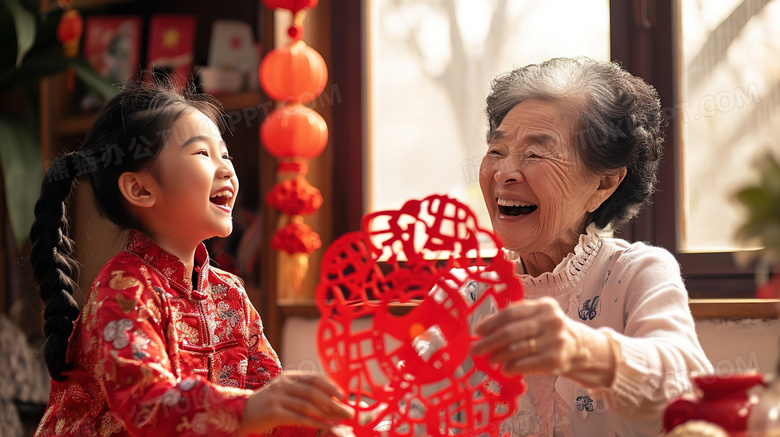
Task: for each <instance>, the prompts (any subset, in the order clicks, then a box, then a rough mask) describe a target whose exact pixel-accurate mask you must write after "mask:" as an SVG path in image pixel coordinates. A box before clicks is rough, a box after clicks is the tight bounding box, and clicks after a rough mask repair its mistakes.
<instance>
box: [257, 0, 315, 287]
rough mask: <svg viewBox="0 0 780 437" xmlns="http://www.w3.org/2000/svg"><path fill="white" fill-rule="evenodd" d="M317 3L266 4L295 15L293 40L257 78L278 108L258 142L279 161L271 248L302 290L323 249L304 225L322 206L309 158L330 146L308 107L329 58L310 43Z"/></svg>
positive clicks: (266, 61)
mask: <svg viewBox="0 0 780 437" xmlns="http://www.w3.org/2000/svg"><path fill="white" fill-rule="evenodd" d="M317 3H318V0H263V4H264V5H265V6H266V7H267V8H269V9H272V10H273V9H286V10H289V11H290V12H291V13H292V14H293V24H292V26H290V28H289V29H288V31H287V34H288V35H289V36H290V39H291V42H290V43H289V44H288V45H286V46H282V47H278V48H275V49H273V50H271V51H270V52H269V53H268V54H267V55H266V56H265V57H264V58H263V61H262V62H261V63H260V68H259V72H258V73H259V78H260V85H261V86H262V88H263V91H265V93H266V94H267V95H268V96H269V97H270V98H272V99H273V100H276V101H278V102H279V106H278V107H277V108H276V109H275V110H274V111H272V112H271V113H270V114H268V116H267V117H266V118H265V119H264V120H263V123H262V125H261V127H260V139H261V140H262V144H263V146H264V147H265V149H266V150H268V152H269V153H270V154H271V155H273V156H274V157H276V158H277V160H278V161H279V165H278V167H277V181H278V182H277V184H276V185H275V186H274V187H273V189H272V190H271V191H270V192H269V193H268V195H267V196H266V203H268V204H269V205H270V206H272V207H273V208H275V209H277V210H279V211H280V212H281V213H282V216H281V217H280V220H279V226H278V229H277V230H276V233H275V234H274V236H273V238H272V239H271V248H273V249H274V250H277V251H279V252H280V253H279V255H280V257H290V259H289V260H286V261H287V262H291V263H292V264H293V265H294V266H295V268H293V269H292V270H291V275H292V277H291V278H287V279H289V280H290V282H291V285H292V286H293V288H294V289H296V290H299V289H300V286H301V281H302V279H303V276H304V275H305V273H306V271H307V270H308V257H309V255H311V253H312V252H313V251H314V250H317V249H319V248H320V247H321V246H322V242H321V241H320V237H319V235H318V234H317V233H316V232H314V231H313V230H312V229H311V227H309V226H308V225H307V224H305V223H304V222H303V217H304V216H306V215H310V214H313V213H314V212H315V211H317V210H318V209H319V207H320V206H321V205H322V202H323V198H322V194H321V193H320V191H319V190H318V189H317V188H315V187H314V186H312V185H311V184H310V183H309V182H308V181H307V180H306V177H305V176H306V173H307V171H308V165H307V162H306V161H307V160H310V159H313V158H316V157H317V156H319V154H320V153H322V151H323V150H324V149H325V146H326V145H327V143H328V126H327V124H326V123H325V120H324V119H323V118H322V116H320V115H319V114H318V113H317V112H316V111H314V110H312V109H311V108H308V107H307V106H304V105H305V104H306V103H309V102H311V101H313V100H314V99H316V98H317V96H319V95H320V93H322V91H323V90H324V89H325V85H326V84H327V80H328V69H327V66H326V65H325V60H324V59H323V58H322V56H321V55H320V54H319V53H318V52H317V51H316V50H314V49H312V48H311V47H309V46H308V45H306V43H305V42H304V41H303V40H302V37H303V20H304V18H305V16H306V9H311V8H314V7H315V6H317Z"/></svg>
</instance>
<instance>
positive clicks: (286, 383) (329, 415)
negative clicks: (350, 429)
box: [241, 370, 355, 435]
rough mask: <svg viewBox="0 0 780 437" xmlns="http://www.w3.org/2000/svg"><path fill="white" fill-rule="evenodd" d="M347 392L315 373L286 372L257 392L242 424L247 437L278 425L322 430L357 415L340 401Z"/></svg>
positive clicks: (339, 432)
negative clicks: (247, 434)
mask: <svg viewBox="0 0 780 437" xmlns="http://www.w3.org/2000/svg"><path fill="white" fill-rule="evenodd" d="M344 396H345V394H344V392H343V391H342V390H341V388H339V387H338V386H337V385H336V384H335V383H334V382H333V381H332V380H331V379H330V378H327V377H325V376H322V375H319V374H317V373H314V372H303V371H297V370H293V371H285V372H282V373H281V374H280V375H279V376H277V377H276V378H274V379H273V380H272V381H271V382H269V383H268V384H267V385H266V386H265V387H263V388H262V389H260V390H258V391H256V392H255V393H254V394H252V396H250V397H249V400H248V401H247V403H246V407H244V416H243V420H242V422H241V425H242V429H243V430H244V431H245V432H247V433H262V432H265V431H267V430H269V429H272V428H274V427H276V426H279V425H283V424H284V425H303V426H310V427H313V428H319V429H323V430H330V429H333V428H334V427H335V435H350V434H349V433H346V434H344V430H343V429H341V428H338V427H337V424H338V422H339V421H340V420H342V419H351V418H352V417H354V415H355V411H354V410H353V409H352V407H350V406H349V405H347V404H345V403H343V402H342V401H340V400H339V399H343V398H344Z"/></svg>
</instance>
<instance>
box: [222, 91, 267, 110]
mask: <svg viewBox="0 0 780 437" xmlns="http://www.w3.org/2000/svg"><path fill="white" fill-rule="evenodd" d="M215 97H216V98H218V99H219V101H220V102H222V106H223V107H224V109H225V112H231V111H240V110H242V109H245V108H249V107H253V106H254V107H257V106H258V105H260V104H261V103H262V97H261V95H260V90H255V91H240V92H238V93H235V94H218V95H216V96H215Z"/></svg>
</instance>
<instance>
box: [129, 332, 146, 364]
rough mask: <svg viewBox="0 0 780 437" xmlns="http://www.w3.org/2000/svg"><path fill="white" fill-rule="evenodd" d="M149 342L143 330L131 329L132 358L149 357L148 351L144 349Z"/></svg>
mask: <svg viewBox="0 0 780 437" xmlns="http://www.w3.org/2000/svg"><path fill="white" fill-rule="evenodd" d="M149 342H150V340H149V337H147V336H146V334H144V332H143V331H140V330H135V331H133V343H132V349H133V358H135V359H136V360H142V359H145V358H149V352H147V351H146V347H147V346H148V345H149Z"/></svg>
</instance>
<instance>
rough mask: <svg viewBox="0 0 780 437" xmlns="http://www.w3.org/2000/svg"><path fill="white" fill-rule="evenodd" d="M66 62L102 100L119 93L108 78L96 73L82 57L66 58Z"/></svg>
mask: <svg viewBox="0 0 780 437" xmlns="http://www.w3.org/2000/svg"><path fill="white" fill-rule="evenodd" d="M67 63H68V65H69V66H70V67H71V68H73V72H74V73H76V76H78V78H79V79H81V80H82V81H84V84H86V85H87V87H88V88H89V89H91V90H92V91H94V92H96V93H97V94H98V95H99V96H100V97H101V98H103V99H104V100H108V99H110V98H111V97H114V96H115V95H116V94H117V93H119V88H117V87H116V86H114V84H113V83H112V82H111V81H110V80H108V79H106V78H105V77H103V76H101V75H99V74H97V73H96V72H95V70H93V69H92V67H91V66H90V65H89V64H88V63H87V61H86V60H85V59H84V58H80V57H79V58H71V59H68V60H67Z"/></svg>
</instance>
